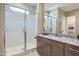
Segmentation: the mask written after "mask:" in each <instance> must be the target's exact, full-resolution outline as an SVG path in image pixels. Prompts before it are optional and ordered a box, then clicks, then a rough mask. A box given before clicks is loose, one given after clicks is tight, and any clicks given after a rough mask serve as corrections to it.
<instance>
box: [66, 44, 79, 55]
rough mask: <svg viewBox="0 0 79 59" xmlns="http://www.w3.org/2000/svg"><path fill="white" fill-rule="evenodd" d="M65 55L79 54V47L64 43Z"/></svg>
mask: <svg viewBox="0 0 79 59" xmlns="http://www.w3.org/2000/svg"><path fill="white" fill-rule="evenodd" d="M65 56H79V47H76V46H72V45H68V44H65Z"/></svg>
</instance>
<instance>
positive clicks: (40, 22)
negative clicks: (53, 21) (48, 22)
mask: <svg viewBox="0 0 79 59" xmlns="http://www.w3.org/2000/svg"><path fill="white" fill-rule="evenodd" d="M44 17H45V10H44V3H40V4H39V15H38V34H41V33H43V32H44V22H45V21H44V19H45V18H44Z"/></svg>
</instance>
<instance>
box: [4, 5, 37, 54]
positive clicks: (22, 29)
mask: <svg viewBox="0 0 79 59" xmlns="http://www.w3.org/2000/svg"><path fill="white" fill-rule="evenodd" d="M37 30H38V13H36V12H33V11H29V10H26V9H21V8H17V7H14V6H11V5H5V50H6V55H15V54H18V53H21V52H25V51H27V50H30V49H33V48H35V47H36V40H35V39H34V37H35V36H36V35H37V32H38V31H37Z"/></svg>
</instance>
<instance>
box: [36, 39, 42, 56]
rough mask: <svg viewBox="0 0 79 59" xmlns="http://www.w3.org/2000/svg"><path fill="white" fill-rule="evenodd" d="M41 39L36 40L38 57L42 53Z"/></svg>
mask: <svg viewBox="0 0 79 59" xmlns="http://www.w3.org/2000/svg"><path fill="white" fill-rule="evenodd" d="M42 47H43V45H42V39H40V38H37V52H38V53H39V55H42V54H43V52H42Z"/></svg>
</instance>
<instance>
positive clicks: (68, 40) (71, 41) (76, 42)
mask: <svg viewBox="0 0 79 59" xmlns="http://www.w3.org/2000/svg"><path fill="white" fill-rule="evenodd" d="M37 36H40V37H44V38H48V39H51V40H56V41H60V42H63V43H68V44H72V45H75V46H79V40H78V39H71V38H66V37H57V36H54V35H42V34H40V35H37Z"/></svg>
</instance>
